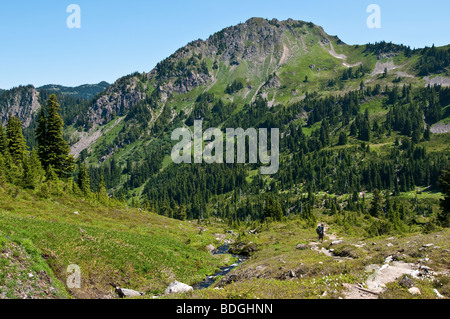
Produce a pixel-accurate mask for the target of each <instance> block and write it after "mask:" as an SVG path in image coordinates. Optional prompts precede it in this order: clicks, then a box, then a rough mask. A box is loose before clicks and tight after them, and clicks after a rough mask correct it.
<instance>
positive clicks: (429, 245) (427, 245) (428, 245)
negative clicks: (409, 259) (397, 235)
mask: <svg viewBox="0 0 450 319" xmlns="http://www.w3.org/2000/svg"><path fill="white" fill-rule="evenodd" d="M431 246H434V244H426V245H423V247H425V248H427V247H431Z"/></svg>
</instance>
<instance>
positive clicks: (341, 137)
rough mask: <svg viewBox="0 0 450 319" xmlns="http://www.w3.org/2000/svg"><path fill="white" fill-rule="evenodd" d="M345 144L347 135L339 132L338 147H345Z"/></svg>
mask: <svg viewBox="0 0 450 319" xmlns="http://www.w3.org/2000/svg"><path fill="white" fill-rule="evenodd" d="M346 144H347V134H346V133H345V132H341V133H340V134H339V142H338V145H346Z"/></svg>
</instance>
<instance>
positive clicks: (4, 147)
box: [0, 123, 8, 154]
mask: <svg viewBox="0 0 450 319" xmlns="http://www.w3.org/2000/svg"><path fill="white" fill-rule="evenodd" d="M7 151H8V139H7V137H6V133H5V129H4V127H3V126H2V123H0V154H5V152H7Z"/></svg>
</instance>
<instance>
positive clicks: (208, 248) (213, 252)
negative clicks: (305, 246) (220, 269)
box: [206, 245, 217, 255]
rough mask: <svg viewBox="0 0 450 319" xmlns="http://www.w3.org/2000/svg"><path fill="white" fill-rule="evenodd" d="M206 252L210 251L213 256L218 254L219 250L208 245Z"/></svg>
mask: <svg viewBox="0 0 450 319" xmlns="http://www.w3.org/2000/svg"><path fill="white" fill-rule="evenodd" d="M206 250H207V251H209V253H210V254H211V255H213V254H215V253H216V252H217V248H216V247H214V246H213V245H208V246H206Z"/></svg>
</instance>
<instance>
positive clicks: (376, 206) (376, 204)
mask: <svg viewBox="0 0 450 319" xmlns="http://www.w3.org/2000/svg"><path fill="white" fill-rule="evenodd" d="M381 200H382V195H381V193H380V191H379V190H378V189H375V190H374V191H373V199H372V202H371V207H370V209H369V214H370V215H371V216H373V217H379V216H380V214H381V212H382V208H381V207H382V203H381Z"/></svg>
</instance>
